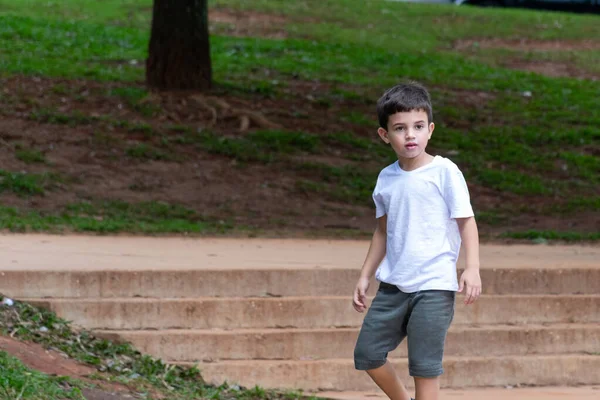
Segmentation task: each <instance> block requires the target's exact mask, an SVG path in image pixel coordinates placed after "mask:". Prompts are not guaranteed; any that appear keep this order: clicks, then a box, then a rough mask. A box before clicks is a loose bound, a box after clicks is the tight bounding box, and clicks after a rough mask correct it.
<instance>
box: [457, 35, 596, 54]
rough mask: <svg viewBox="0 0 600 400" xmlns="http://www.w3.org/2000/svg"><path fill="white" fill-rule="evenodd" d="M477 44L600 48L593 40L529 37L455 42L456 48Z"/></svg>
mask: <svg viewBox="0 0 600 400" xmlns="http://www.w3.org/2000/svg"><path fill="white" fill-rule="evenodd" d="M474 46H477V47H479V48H482V49H507V50H517V51H573V50H577V51H578V50H600V43H598V42H597V41H595V40H577V41H568V40H531V39H501V38H494V39H487V38H486V39H465V40H459V41H457V42H456V43H455V45H454V48H455V49H457V50H469V49H471V48H472V47H474Z"/></svg>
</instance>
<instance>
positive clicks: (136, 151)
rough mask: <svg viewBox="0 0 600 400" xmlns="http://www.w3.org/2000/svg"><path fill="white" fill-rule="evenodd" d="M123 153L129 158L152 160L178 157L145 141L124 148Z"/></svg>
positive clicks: (170, 159)
mask: <svg viewBox="0 0 600 400" xmlns="http://www.w3.org/2000/svg"><path fill="white" fill-rule="evenodd" d="M125 154H127V156H129V157H131V158H137V159H140V160H146V161H148V160H153V161H176V160H177V158H178V157H176V156H175V155H173V154H170V153H168V152H166V151H163V150H160V149H157V148H156V147H153V146H151V145H148V144H145V143H138V144H136V145H133V146H131V147H129V148H127V149H126V150H125Z"/></svg>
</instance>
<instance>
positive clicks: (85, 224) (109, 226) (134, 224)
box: [0, 201, 242, 234]
mask: <svg viewBox="0 0 600 400" xmlns="http://www.w3.org/2000/svg"><path fill="white" fill-rule="evenodd" d="M0 229H8V230H10V231H14V232H25V231H34V232H35V231H51V232H64V231H74V232H94V233H100V234H110V233H112V234H114V233H119V232H132V233H144V234H158V233H179V234H181V233H196V234H222V233H225V232H230V231H231V230H232V229H233V226H232V224H231V223H230V222H229V221H227V220H215V219H209V218H205V217H204V216H202V215H200V214H198V213H197V212H196V211H193V210H190V209H187V208H185V207H182V206H177V205H171V204H167V203H160V202H142V203H126V202H122V201H105V202H100V201H98V202H94V203H76V204H71V205H69V206H66V207H65V208H64V209H63V210H62V212H60V213H50V214H49V213H45V212H39V211H20V210H18V209H16V208H13V207H5V206H0ZM238 229H242V227H238Z"/></svg>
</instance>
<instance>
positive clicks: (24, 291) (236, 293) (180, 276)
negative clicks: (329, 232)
mask: <svg viewBox="0 0 600 400" xmlns="http://www.w3.org/2000/svg"><path fill="white" fill-rule="evenodd" d="M0 268H1V267H0ZM357 277H358V270H357V269H349V268H346V269H341V268H335V269H332V268H323V269H318V268H315V269H289V268H288V269H249V270H233V269H229V270H223V269H219V270H169V269H165V270H140V271H138V270H101V271H98V270H91V271H85V270H63V271H56V270H6V271H2V270H0V278H1V279H0V293H5V294H7V295H10V296H13V297H17V298H20V297H38V298H43V297H64V298H70V297H74V298H96V297H102V298H107V297H158V298H162V297H177V298H195V297H198V296H206V297H260V296H275V297H278V296H345V295H349V294H351V293H352V290H353V289H354V286H355V285H356V279H357ZM481 277H482V282H483V284H484V290H485V293H486V294H597V293H600V268H594V269H584V268H572V269H482V270H481ZM238 282H244V284H243V285H240V284H238ZM290 282H294V284H293V285H290ZM375 289H376V282H375V281H374V282H373V285H372V288H371V293H374V292H375Z"/></svg>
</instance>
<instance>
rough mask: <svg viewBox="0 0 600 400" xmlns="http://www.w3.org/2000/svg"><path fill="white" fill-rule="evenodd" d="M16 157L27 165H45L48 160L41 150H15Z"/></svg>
mask: <svg viewBox="0 0 600 400" xmlns="http://www.w3.org/2000/svg"><path fill="white" fill-rule="evenodd" d="M15 156H16V157H17V159H18V160H21V161H23V162H24V163H26V164H45V163H46V158H45V157H44V154H43V153H42V152H41V151H39V150H34V149H27V148H18V147H17V149H16V150H15Z"/></svg>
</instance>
